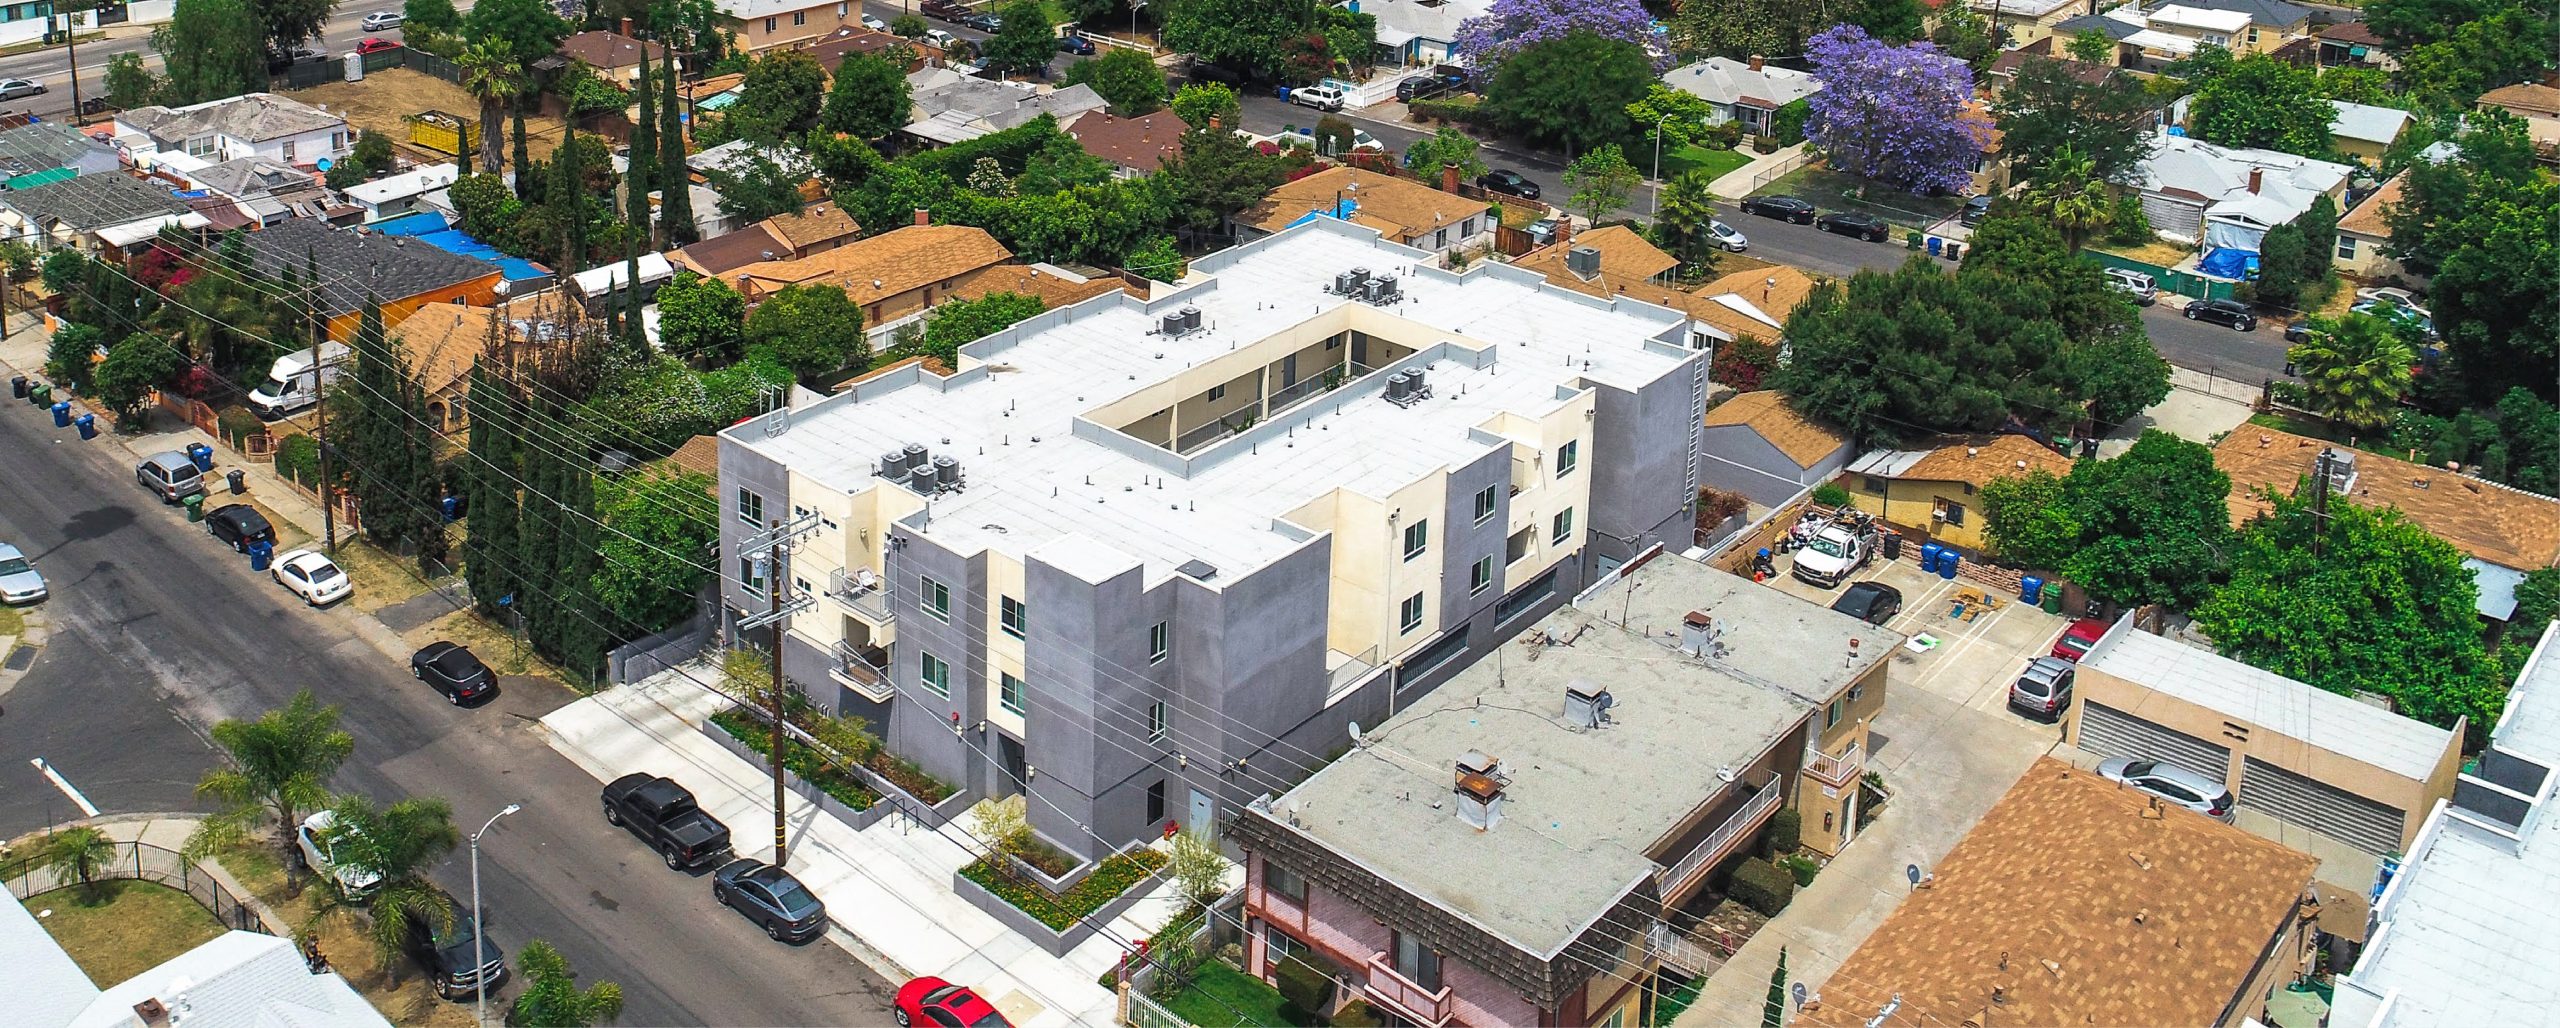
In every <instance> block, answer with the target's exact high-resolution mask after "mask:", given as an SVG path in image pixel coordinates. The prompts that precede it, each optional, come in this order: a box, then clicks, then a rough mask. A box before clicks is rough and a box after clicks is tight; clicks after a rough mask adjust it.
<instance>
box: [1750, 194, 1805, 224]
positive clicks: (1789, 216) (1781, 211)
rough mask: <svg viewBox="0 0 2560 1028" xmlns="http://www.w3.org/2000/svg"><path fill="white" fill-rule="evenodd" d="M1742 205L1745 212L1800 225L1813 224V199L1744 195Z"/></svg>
mask: <svg viewBox="0 0 2560 1028" xmlns="http://www.w3.org/2000/svg"><path fill="white" fill-rule="evenodd" d="M1740 206H1741V207H1742V213H1744V214H1757V215H1759V216H1761V217H1763V218H1777V219H1779V220H1781V221H1792V222H1795V223H1796V224H1798V225H1810V224H1813V203H1812V201H1809V200H1804V199H1800V198H1797V197H1793V196H1750V197H1744V198H1743V200H1742V203H1741V205H1740Z"/></svg>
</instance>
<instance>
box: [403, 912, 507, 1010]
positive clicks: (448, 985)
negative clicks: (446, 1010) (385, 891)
mask: <svg viewBox="0 0 2560 1028" xmlns="http://www.w3.org/2000/svg"><path fill="white" fill-rule="evenodd" d="M445 903H446V909H447V910H448V911H450V912H451V916H452V917H453V927H452V928H450V929H448V930H445V931H442V932H439V931H436V926H435V924H434V923H433V922H431V921H429V920H427V919H426V918H424V917H421V916H419V913H418V911H416V910H414V909H412V910H410V911H408V913H407V914H405V915H404V917H405V918H406V919H407V920H408V922H409V933H408V937H407V939H406V940H405V941H403V943H402V944H401V947H400V948H401V949H403V950H406V951H407V952H408V954H409V959H411V960H415V961H417V962H418V966H419V967H420V968H423V969H425V970H426V972H427V977H428V978H429V979H432V980H433V981H434V982H435V983H436V994H437V995H439V996H443V997H444V998H446V999H449V1000H465V999H470V998H472V997H473V996H474V995H477V994H478V993H479V992H480V989H481V985H482V983H483V982H486V983H487V986H488V990H489V992H491V993H492V994H494V993H496V992H497V991H498V987H499V986H501V985H504V984H506V982H507V953H506V951H505V950H502V949H499V948H498V942H497V940H495V939H491V940H489V941H488V943H487V944H486V945H481V944H480V943H479V936H477V935H475V934H473V933H472V930H471V912H470V911H468V910H464V909H462V905H461V904H459V903H455V902H453V901H451V900H446V901H445ZM481 927H483V928H486V927H488V918H487V912H486V911H483V912H482V917H481Z"/></svg>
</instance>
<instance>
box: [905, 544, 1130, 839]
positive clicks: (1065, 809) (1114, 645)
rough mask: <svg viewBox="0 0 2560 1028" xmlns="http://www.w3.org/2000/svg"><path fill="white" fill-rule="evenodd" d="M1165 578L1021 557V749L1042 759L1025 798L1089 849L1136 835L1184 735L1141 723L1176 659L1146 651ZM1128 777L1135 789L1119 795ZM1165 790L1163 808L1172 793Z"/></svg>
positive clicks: (1047, 823)
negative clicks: (1104, 573) (1024, 607)
mask: <svg viewBox="0 0 2560 1028" xmlns="http://www.w3.org/2000/svg"><path fill="white" fill-rule="evenodd" d="M1169 588H1171V583H1168V584H1167V585H1164V586H1159V587H1158V588H1157V589H1156V590H1155V591H1154V593H1153V594H1150V593H1149V592H1148V591H1147V590H1146V589H1145V588H1144V581H1143V573H1142V572H1141V571H1140V569H1139V568H1138V567H1137V566H1135V565H1132V566H1130V567H1129V568H1128V569H1127V570H1125V571H1123V572H1121V573H1120V574H1118V575H1115V576H1113V577H1111V578H1110V579H1108V580H1106V581H1103V582H1101V583H1098V584H1097V583H1092V582H1087V581H1085V580H1084V579H1082V578H1079V577H1077V576H1075V575H1073V574H1069V573H1067V572H1064V571H1061V570H1059V569H1057V568H1055V567H1052V566H1050V565H1048V564H1045V563H1042V562H1041V561H1039V560H1037V559H1034V560H1029V561H1026V562H1025V564H1024V567H1023V592H1024V600H1025V602H1026V603H1028V604H1029V609H1030V621H1029V625H1028V628H1027V631H1026V632H1025V633H1024V639H1023V658H1024V659H1023V673H1024V675H1025V679H1024V688H1025V692H1026V704H1025V706H1026V712H1025V714H1024V716H1023V724H1024V727H1025V729H1026V732H1025V734H1026V735H1027V738H1026V739H1025V740H1024V756H1025V759H1027V760H1028V761H1029V762H1030V764H1031V765H1032V766H1033V767H1037V768H1039V769H1040V774H1039V776H1038V777H1037V778H1036V779H1034V780H1033V781H1032V782H1031V788H1030V793H1031V799H1030V800H1029V801H1028V807H1029V811H1030V815H1031V823H1032V826H1033V827H1034V828H1036V829H1039V830H1040V833H1041V834H1042V835H1044V836H1046V837H1047V838H1048V839H1049V840H1050V841H1052V842H1054V843H1057V844H1058V845H1060V846H1061V847H1063V848H1066V849H1068V850H1070V851H1072V852H1075V853H1078V854H1081V855H1084V856H1087V857H1092V856H1095V855H1097V854H1099V853H1101V852H1103V851H1105V850H1107V849H1109V848H1111V847H1113V846H1116V845H1118V844H1119V843H1121V842H1125V841H1127V840H1129V839H1132V838H1136V837H1137V836H1138V835H1139V834H1140V833H1141V831H1142V827H1141V822H1142V821H1144V819H1145V813H1146V812H1145V810H1144V809H1143V804H1144V802H1145V797H1144V789H1145V787H1146V785H1147V784H1148V783H1152V782H1154V781H1156V780H1157V779H1158V778H1160V777H1163V776H1162V775H1160V774H1159V773H1157V771H1158V769H1159V768H1162V767H1165V766H1167V765H1169V764H1170V763H1171V762H1172V754H1173V753H1174V752H1176V747H1175V745H1174V744H1173V740H1174V739H1176V738H1178V737H1179V736H1177V735H1175V734H1174V733H1173V732H1171V731H1169V732H1168V733H1167V735H1166V738H1165V739H1164V740H1162V741H1157V740H1152V739H1150V738H1148V733H1147V723H1146V719H1147V710H1148V708H1149V707H1150V706H1152V705H1153V704H1155V703H1156V702H1158V701H1160V700H1164V699H1165V698H1166V697H1167V694H1168V690H1167V689H1166V687H1165V684H1164V682H1165V676H1166V674H1167V673H1168V672H1169V671H1170V669H1171V668H1172V666H1173V663H1172V662H1173V659H1174V658H1173V657H1170V656H1169V657H1168V658H1167V659H1166V661H1165V662H1164V663H1161V664H1150V663H1149V662H1148V660H1147V630H1148V629H1149V628H1150V627H1152V626H1154V625H1155V624H1156V623H1157V622H1159V621H1164V620H1168V619H1169V617H1170V614H1171V606H1172V604H1171V599H1170V597H1169V596H1167V595H1165V593H1166V591H1167V590H1168V589H1169ZM904 644H905V641H904V640H903V639H902V640H900V645H902V646H903V645H904ZM1179 649H1180V647H1179V645H1177V647H1176V651H1177V652H1179ZM1174 716H1175V718H1176V719H1177V721H1178V718H1179V716H1180V714H1179V712H1178V711H1177V712H1174ZM1128 788H1135V789H1136V790H1138V791H1137V792H1136V793H1134V794H1130V795H1122V793H1123V792H1124V791H1125V790H1126V789H1128ZM1167 792H1168V799H1167V800H1166V805H1167V808H1168V810H1169V811H1170V810H1172V809H1175V803H1176V802H1177V801H1175V800H1173V799H1172V798H1171V796H1172V794H1173V792H1174V790H1173V788H1172V787H1171V786H1168V787H1167ZM1080 826H1081V827H1080ZM1088 829H1090V831H1088ZM1094 836H1100V839H1096V838H1094Z"/></svg>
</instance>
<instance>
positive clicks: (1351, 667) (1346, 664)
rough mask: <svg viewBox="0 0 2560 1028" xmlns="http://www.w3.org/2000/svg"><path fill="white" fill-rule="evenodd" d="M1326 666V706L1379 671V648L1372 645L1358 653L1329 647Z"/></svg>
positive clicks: (1325, 652)
mask: <svg viewBox="0 0 2560 1028" xmlns="http://www.w3.org/2000/svg"><path fill="white" fill-rule="evenodd" d="M1324 666H1325V690H1324V702H1325V705H1326V706H1332V705H1333V703H1334V701H1336V700H1339V699H1341V698H1343V697H1344V696H1348V695H1350V694H1351V692H1352V691H1353V690H1355V689H1358V688H1359V687H1360V686H1361V684H1362V683H1365V682H1367V681H1368V680H1369V676H1370V675H1373V674H1376V673H1377V671H1378V648H1377V647H1375V646H1371V647H1369V648H1367V649H1364V650H1361V651H1360V652H1358V653H1344V652H1342V651H1341V650H1331V649H1329V650H1326V651H1324Z"/></svg>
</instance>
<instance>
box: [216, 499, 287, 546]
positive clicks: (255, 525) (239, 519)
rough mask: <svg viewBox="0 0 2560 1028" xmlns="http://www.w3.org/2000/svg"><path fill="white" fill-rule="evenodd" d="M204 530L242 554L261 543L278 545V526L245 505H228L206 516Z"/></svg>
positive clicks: (217, 508) (256, 510)
mask: <svg viewBox="0 0 2560 1028" xmlns="http://www.w3.org/2000/svg"><path fill="white" fill-rule="evenodd" d="M204 530H205V531H207V532H210V533H212V534H213V537H214V538H216V539H220V540H222V542H223V544H224V545H226V546H229V547H231V548H232V549H233V550H236V551H239V552H241V553H247V552H249V547H252V546H255V545H257V544H259V543H265V544H267V545H269V546H273V545H275V544H276V526H274V525H271V524H268V523H267V516H266V515H264V514H260V513H258V508H256V507H252V506H249V505H248V504H245V503H226V504H223V505H222V506H219V507H216V508H214V509H213V510H212V512H210V513H208V514H206V515H205V516H204Z"/></svg>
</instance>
